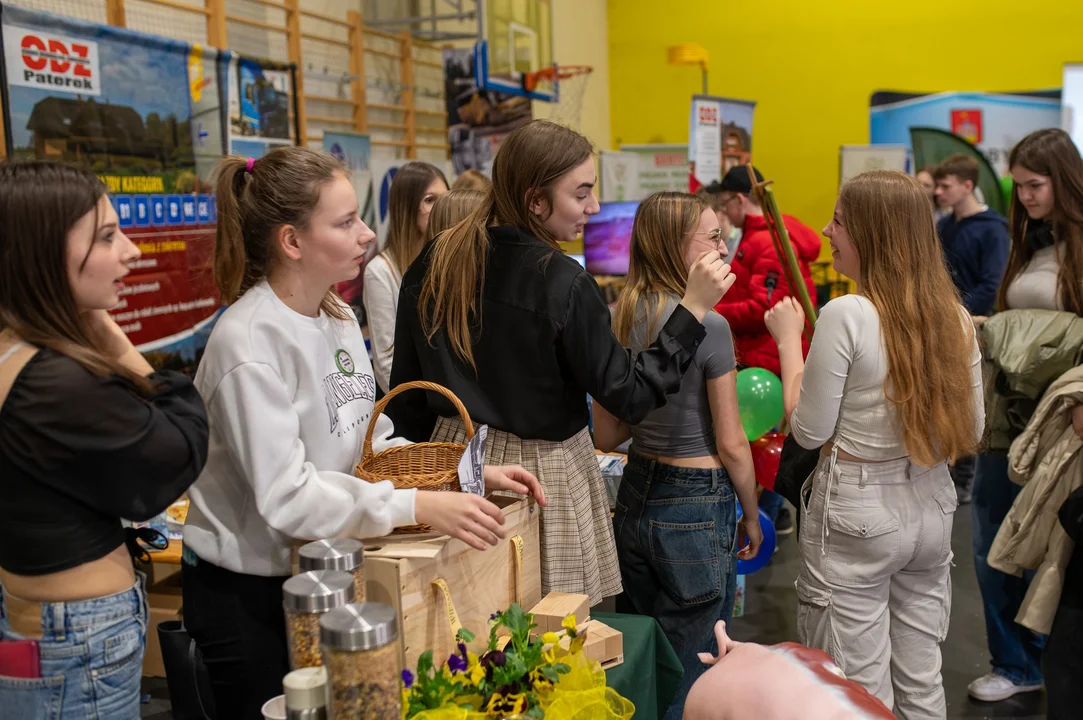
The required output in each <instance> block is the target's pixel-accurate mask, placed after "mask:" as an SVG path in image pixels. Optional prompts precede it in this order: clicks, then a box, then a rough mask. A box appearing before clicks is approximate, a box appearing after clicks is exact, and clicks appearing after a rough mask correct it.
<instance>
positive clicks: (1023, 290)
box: [1005, 245, 1064, 310]
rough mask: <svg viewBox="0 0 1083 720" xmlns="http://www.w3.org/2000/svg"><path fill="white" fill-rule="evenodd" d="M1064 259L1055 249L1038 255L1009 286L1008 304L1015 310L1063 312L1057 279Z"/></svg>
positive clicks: (1035, 255) (1035, 254) (1049, 248)
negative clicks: (1061, 261)
mask: <svg viewBox="0 0 1083 720" xmlns="http://www.w3.org/2000/svg"><path fill="white" fill-rule="evenodd" d="M1059 273H1060V258H1058V257H1057V247H1056V246H1055V245H1051V246H1049V247H1047V248H1042V249H1041V250H1038V251H1037V252H1035V253H1034V255H1033V256H1032V257H1031V258H1030V262H1028V263H1027V264H1026V266H1025V267H1024V268H1023V269H1022V270H1021V271H1020V272H1019V274H1018V275H1016V276H1015V279H1014V280H1013V281H1012V284H1011V285H1009V286H1008V290H1007V292H1006V293H1005V300H1006V301H1007V303H1008V307H1010V308H1011V309H1012V310H1063V309H1064V305H1063V304H1062V303H1061V301H1060V288H1059V287H1058V285H1057V275H1058V274H1059Z"/></svg>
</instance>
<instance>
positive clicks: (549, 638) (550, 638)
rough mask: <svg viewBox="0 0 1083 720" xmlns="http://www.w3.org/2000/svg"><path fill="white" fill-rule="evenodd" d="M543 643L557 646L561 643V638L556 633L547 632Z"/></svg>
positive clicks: (543, 637) (543, 636)
mask: <svg viewBox="0 0 1083 720" xmlns="http://www.w3.org/2000/svg"><path fill="white" fill-rule="evenodd" d="M542 642H543V643H544V644H546V645H556V644H557V643H558V642H560V638H559V637H558V636H557V634H556V633H555V632H547V633H545V634H544V635H542Z"/></svg>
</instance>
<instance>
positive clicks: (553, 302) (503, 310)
mask: <svg viewBox="0 0 1083 720" xmlns="http://www.w3.org/2000/svg"><path fill="white" fill-rule="evenodd" d="M489 242H490V252H489V254H488V258H487V259H488V264H487V266H486V270H485V286H484V288H483V291H482V294H481V308H482V311H481V312H482V314H481V326H480V331H476V332H475V340H474V345H473V350H474V361H475V363H477V372H476V373H475V371H474V369H473V368H471V367H470V366H469V365H468V364H466V363H464V362H462V361H461V360H460V359H459V358H458V356H457V355H455V353H454V351H453V350H452V349H451V346H450V344H449V342H448V338H447V333H446V331H444V330H443V329H441V330H439V331H438V332H437V333H436V334H435V335H434V336H433V338H432V342H431V344H430V343H429V341H428V340H426V338H425V334H424V332H423V331H422V329H421V322H420V319H419V316H418V297H419V295H420V291H421V284H422V281H423V280H424V277H425V273H426V271H427V270H428V266H429V257H430V254H431V250H432V243H430V244H429V246H428V247H427V248H426V250H425V251H424V252H423V253H422V254H421V255H420V256H419V257H418V259H417V260H416V261H415V262H414V263H413V265H411V266H410V269H409V270H408V271H407V272H406V275H405V276H404V277H403V280H402V290H401V293H400V295H399V309H398V317H397V320H396V324H395V359H394V362H393V364H392V368H391V385H392V387H395V386H397V385H399V384H401V383H404V382H409V381H412V380H428V381H430V382H435V383H437V384H439V385H443V386H444V387H446V388H448V389H449V390H451V391H452V392H453V393H455V395H456V396H457V397H458V398H459V400H461V401H462V403H463V404H464V405H465V406H466V409H467V411H468V412H469V413H470V417H471V418H472V419H473V421H474V422H476V423H482V424H486V425H489V426H491V427H493V428H495V429H497V430H503V431H505V432H509V433H512V434H513V435H516V436H518V437H520V438H522V439H529V440H549V441H556V442H560V441H563V440H566V439H568V438H570V437H572V436H574V435H575V434H576V433H578V432H579V431H580V430H582V429H583V428H584V427H586V425H587V420H588V410H587V394H588V393H589V394H590V395H591V396H592V397H593V398H594V399H595V401H597V402H598V403H600V404H601V405H602V406H603V407H604V408H605V409H606V410H608V411H609V412H611V413H612V414H613V415H614V416H616V417H618V418H620V419H622V420H624V421H625V422H629V423H633V424H634V423H638V422H640V421H641V420H643V418H644V417H646V415H647V413H649V412H650V411H651V410H654V409H655V408H658V407H661V406H662V405H663V404H665V401H666V395H667V394H668V393H672V392H676V391H677V390H678V389H680V384H681V376H682V375H683V374H684V371H685V370H687V369H688V366H689V365H690V364H691V362H692V358H693V356H694V355H695V353H696V348H697V347H698V346H699V344H700V342H701V341H702V340H703V338H704V336H705V335H706V331H705V330H704V328H703V325H701V324H700V323H699V322H697V321H696V318H695V316H694V315H692V313H690V312H688V310H686V309H685V308H684V307H682V306H678V307H677V309H676V310H674V311H673V313H672V314H671V315H670V317H669V320H668V321H667V322H666V324H665V325H664V326H663V328H662V330H661V332H659V334H658V339H657V341H655V343H654V344H653V345H651V346H650V347H649V348H648V349H647V350H645V351H643V352H641V353H639V354H638V355H637V356H636V357H634V358H633V357H632V354H631V353H630V351H628V350H627V349H625V348H623V347H621V345H620V343H618V342H617V339H616V337H615V336H614V335H613V331H612V329H611V328H610V313H609V308H608V306H607V305H606V303H605V299H604V298H603V297H602V293H601V290H599V289H598V285H597V284H596V283H595V282H594V278H593V277H591V275H590V274H589V273H587V272H586V271H585V270H584V269H583V267H582V266H581V265H579V263H577V262H576V261H575V260H572V259H571V258H569V257H567V256H566V255H564V254H563V253H561V252H559V251H555V250H553V248H551V247H550V246H549V245H546V244H545V243H543V242H542V241H540V240H538V239H537V238H535V237H534V236H533V235H531V234H530V233H529V232H528V231H526V230H523V229H521V228H517V227H493V228H490V229H489ZM387 414H388V415H389V416H390V417H391V419H392V420H393V421H394V423H395V430H396V434H400V435H403V436H405V437H407V438H410V439H411V440H414V441H415V442H418V441H424V440H428V439H429V437H430V436H431V434H432V431H433V427H434V426H435V423H436V418H437V416H438V415H439V416H442V417H457V416H458V413H457V412H456V411H455V409H454V408H453V407H452V405H451V403H450V402H448V401H447V400H446V399H445V398H444V397H443V396H442V395H438V394H436V393H422V392H420V391H417V392H410V393H406V394H405V395H403V396H402V397H400V398H396V399H395V400H393V401H392V402H391V404H390V405H389V407H388V413H387Z"/></svg>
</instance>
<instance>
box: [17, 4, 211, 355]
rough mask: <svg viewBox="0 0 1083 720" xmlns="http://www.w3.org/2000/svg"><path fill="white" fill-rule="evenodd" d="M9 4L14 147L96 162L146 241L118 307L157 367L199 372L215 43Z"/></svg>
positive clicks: (206, 317) (124, 223)
mask: <svg viewBox="0 0 1083 720" xmlns="http://www.w3.org/2000/svg"><path fill="white" fill-rule="evenodd" d="M0 13H2V15H0V22H2V25H3V34H2V37H3V44H4V59H5V70H6V77H5V80H6V84H7V88H6V90H7V99H8V103H7V106H6V108H5V118H4V120H5V123H4V124H5V131H6V137H5V141H6V143H7V148H8V151H9V155H10V156H12V157H15V158H42V159H52V160H60V161H64V162H70V163H73V164H77V165H81V166H83V167H86V168H89V169H91V170H92V171H94V172H95V173H97V174H98V176H99V177H100V178H101V179H102V181H103V182H104V183H105V184H106V186H107V187H108V189H109V193H110V196H111V199H112V202H113V205H114V207H115V208H116V211H117V215H118V218H119V223H120V227H121V228H122V229H123V230H124V232H125V233H126V234H127V235H128V236H129V237H130V238H131V239H132V241H133V242H134V243H136V244H137V245H138V246H139V248H140V250H142V253H143V254H142V257H140V259H139V260H137V261H136V262H135V263H134V264H133V266H132V274H131V275H130V276H129V278H128V281H127V287H126V288H125V290H124V291H123V292H122V293H121V300H120V304H119V305H118V306H117V307H116V308H115V309H114V310H113V311H112V315H113V317H114V319H116V321H117V322H118V323H119V324H120V326H121V327H122V328H123V329H124V331H125V332H126V333H128V335H129V336H130V337H131V339H132V341H133V342H134V343H135V344H136V345H137V346H138V347H139V349H140V350H142V351H143V352H144V353H146V354H147V356H148V358H149V359H150V360H151V362H152V363H153V364H154V365H155V366H156V367H159V368H170V369H179V370H186V371H191V370H193V369H194V367H195V363H196V362H197V361H198V356H199V355H200V353H201V350H202V347H203V345H204V344H205V343H206V336H207V335H208V334H209V331H210V326H211V323H212V321H213V319H214V317H215V316H216V313H217V312H218V310H219V300H218V294H217V292H216V291H215V288H214V283H213V281H212V277H211V260H212V253H213V248H214V234H215V220H216V212H215V202H214V198H213V196H212V195H211V192H212V186H211V184H210V179H211V173H212V171H213V168H214V163H215V162H216V161H217V158H219V157H221V155H222V152H223V150H224V148H223V144H222V140H223V137H224V134H223V132H222V119H223V113H222V109H221V102H220V98H221V93H220V88H219V83H218V70H217V62H218V53H217V51H215V50H213V49H209V48H205V49H200V48H193V47H192V46H190V45H188V44H187V43H182V42H178V41H174V40H168V39H165V38H159V37H154V36H150V35H143V34H140V33H136V32H132V31H130V30H125V29H121V28H115V27H109V26H104V25H95V24H91V23H87V22H83V21H81V20H76V19H72V18H68V17H62V16H58V15H50V14H47V13H42V12H38V11H35V10H28V9H24V8H20V7H14V6H11V5H4V6H3V7H2V8H0Z"/></svg>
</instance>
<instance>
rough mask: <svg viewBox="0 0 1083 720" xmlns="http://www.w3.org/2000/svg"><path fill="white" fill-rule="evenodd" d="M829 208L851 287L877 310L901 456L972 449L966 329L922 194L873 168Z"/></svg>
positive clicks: (927, 457) (947, 456)
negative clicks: (850, 254)
mask: <svg viewBox="0 0 1083 720" xmlns="http://www.w3.org/2000/svg"><path fill="white" fill-rule="evenodd" d="M839 206H840V207H841V209H842V222H843V225H844V227H845V228H846V232H847V234H848V235H849V237H850V240H851V241H852V242H853V243H854V246H855V247H856V248H857V253H858V257H859V258H860V264H861V283H860V291H861V293H862V294H863V295H864V296H865V297H866V298H868V300H869V302H871V303H872V304H873V306H874V307H875V308H876V310H877V312H878V313H879V314H880V328H881V332H882V333H883V339H884V346H885V347H886V349H887V377H886V378H885V380H884V395H885V396H886V397H887V399H888V401H889V402H890V403H891V404H892V405H893V406H894V408H895V411H896V413H897V414H898V418H899V422H900V425H901V426H902V432H903V442H904V444H905V446H906V449H907V452H908V453H909V454H910V457H911V458H913V460H914V462H916V463H917V464H919V465H922V466H924V467H932V466H933V465H935V464H937V463H938V462H941V461H945V460H947V461H954V460H955V459H956V458H958V457H961V456H964V455H969V454H971V453H973V451H974V449H975V445H976V444H977V439H976V438H975V437H974V427H975V426H976V424H977V423H976V421H977V418H976V417H975V412H976V411H975V407H974V398H973V395H972V393H973V388H972V385H971V377H970V358H971V353H972V351H973V347H974V328H973V326H972V325H970V323H968V322H966V321H965V318H964V317H963V312H962V309H961V306H960V304H959V295H958V292H957V291H956V289H955V285H954V283H953V282H952V280H951V276H950V275H949V274H948V270H947V267H946V266H945V264H944V258H943V251H942V250H941V247H940V242H939V241H938V240H937V236H936V228H935V225H934V221H933V212H932V208H931V207H930V206H929V200H928V198H927V197H926V195H925V192H924V191H923V190H922V189H921V186H920V185H919V184H918V182H917V180H915V179H914V178H912V177H910V176H909V175H906V174H905V173H901V172H898V171H888V170H875V171H872V172H867V173H863V174H861V175H858V176H857V177H856V178H854V179H852V180H850V181H848V182H847V183H846V184H845V185H843V186H842V190H841V191H840V192H839Z"/></svg>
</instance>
